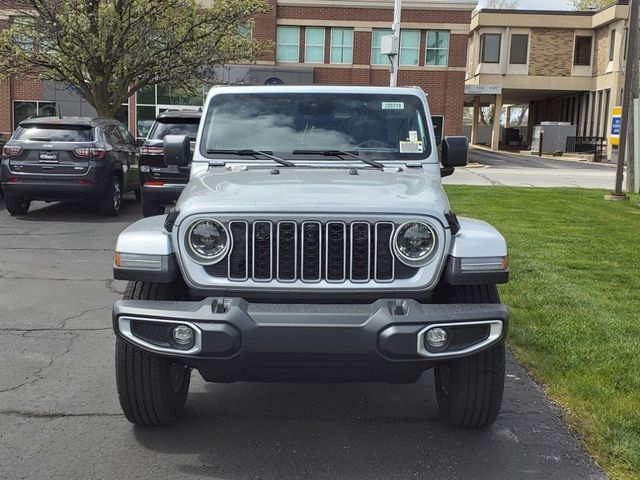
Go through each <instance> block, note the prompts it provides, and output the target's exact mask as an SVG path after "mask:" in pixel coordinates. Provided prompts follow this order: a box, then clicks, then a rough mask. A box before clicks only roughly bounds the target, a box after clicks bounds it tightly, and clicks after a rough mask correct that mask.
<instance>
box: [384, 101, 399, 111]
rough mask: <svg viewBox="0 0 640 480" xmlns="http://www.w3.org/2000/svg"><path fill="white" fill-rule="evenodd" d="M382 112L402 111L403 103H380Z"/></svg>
mask: <svg viewBox="0 0 640 480" xmlns="http://www.w3.org/2000/svg"><path fill="white" fill-rule="evenodd" d="M382 110H404V102H382Z"/></svg>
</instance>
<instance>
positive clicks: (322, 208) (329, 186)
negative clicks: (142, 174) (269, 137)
mask: <svg viewBox="0 0 640 480" xmlns="http://www.w3.org/2000/svg"><path fill="white" fill-rule="evenodd" d="M434 171H436V170H435V169H434ZM276 172H278V173H276ZM354 172H357V175H356V174H353V173H354ZM437 173H438V175H437V177H436V176H435V175H434V174H433V172H425V171H423V170H422V169H419V168H417V169H409V170H406V171H403V172H397V171H391V170H386V171H382V170H370V169H358V170H353V169H351V170H350V169H344V168H335V169H332V168H279V169H273V170H272V169H263V168H260V169H248V170H244V171H229V170H220V171H209V172H207V173H203V174H200V175H197V176H195V177H193V178H192V179H191V181H190V182H189V184H188V186H187V187H186V188H185V190H184V191H183V193H182V195H181V196H180V200H179V201H178V206H177V208H178V210H179V211H180V218H179V219H178V222H179V221H180V220H181V219H182V218H185V217H186V216H189V215H195V214H201V213H215V212H221V213H222V212H224V213H234V212H245V213H260V212H277V213H298V212H300V213H303V212H307V213H312V212H323V213H325V212H332V213H333V212H336V213H368V214H376V213H381V214H414V213H415V214H418V215H425V214H426V215H431V216H433V217H436V218H438V219H440V220H441V221H443V222H444V214H445V213H446V212H448V211H449V203H448V200H447V197H446V194H445V193H444V190H443V188H442V184H441V181H440V175H439V169H438V170H437Z"/></svg>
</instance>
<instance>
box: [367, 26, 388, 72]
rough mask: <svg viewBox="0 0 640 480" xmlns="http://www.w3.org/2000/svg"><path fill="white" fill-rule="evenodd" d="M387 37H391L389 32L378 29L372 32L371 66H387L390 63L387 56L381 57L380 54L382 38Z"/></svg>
mask: <svg viewBox="0 0 640 480" xmlns="http://www.w3.org/2000/svg"><path fill="white" fill-rule="evenodd" d="M389 35H393V32H392V31H391V30H380V29H376V30H374V31H373V33H372V34H371V65H389V64H390V63H391V62H390V61H389V57H388V56H387V55H382V54H381V53H380V52H381V46H382V37H387V36H389Z"/></svg>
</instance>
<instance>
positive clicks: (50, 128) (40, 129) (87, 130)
mask: <svg viewBox="0 0 640 480" xmlns="http://www.w3.org/2000/svg"><path fill="white" fill-rule="evenodd" d="M13 139H14V140H27V141H29V140H30V141H34V142H93V140H94V134H93V128H92V127H84V126H79V125H78V126H74V125H28V126H20V127H18V129H17V130H16V132H15V133H14V134H13Z"/></svg>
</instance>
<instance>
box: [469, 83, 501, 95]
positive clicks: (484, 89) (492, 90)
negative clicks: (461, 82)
mask: <svg viewBox="0 0 640 480" xmlns="http://www.w3.org/2000/svg"><path fill="white" fill-rule="evenodd" d="M464 94H465V95H502V85H465V86H464Z"/></svg>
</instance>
